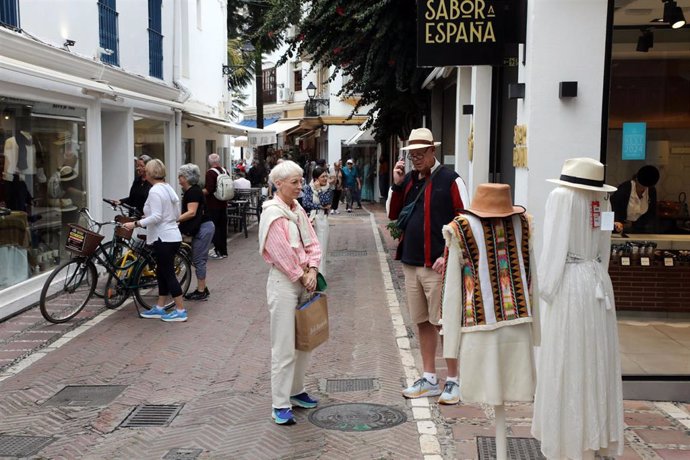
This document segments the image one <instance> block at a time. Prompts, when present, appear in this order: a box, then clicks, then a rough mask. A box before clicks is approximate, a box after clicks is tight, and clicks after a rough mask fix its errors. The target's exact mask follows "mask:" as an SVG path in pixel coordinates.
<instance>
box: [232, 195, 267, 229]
mask: <svg viewBox="0 0 690 460" xmlns="http://www.w3.org/2000/svg"><path fill="white" fill-rule="evenodd" d="M235 199H236V200H247V201H248V202H249V204H248V205H247V213H248V214H251V215H256V221H257V223H258V222H259V221H260V220H261V205H262V204H263V196H262V195H261V188H259V187H254V188H250V189H235Z"/></svg>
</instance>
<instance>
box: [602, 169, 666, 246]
mask: <svg viewBox="0 0 690 460" xmlns="http://www.w3.org/2000/svg"><path fill="white" fill-rule="evenodd" d="M657 182H659V170H658V169H656V168H655V167H654V166H651V165H647V166H643V167H641V168H640V169H639V171H637V173H636V174H635V175H634V176H633V177H632V179H631V180H629V181H626V182H623V183H622V184H620V185H619V186H618V190H616V191H615V192H614V193H613V195H612V196H611V206H612V207H613V211H614V212H615V214H616V216H615V221H616V223H615V231H616V232H619V233H620V232H622V231H623V227H628V226H630V228H631V230H633V231H643V232H644V231H647V232H649V231H653V230H654V227H655V225H654V224H655V220H656V187H655V185H656V184H657Z"/></svg>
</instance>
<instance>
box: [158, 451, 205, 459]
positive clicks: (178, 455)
mask: <svg viewBox="0 0 690 460" xmlns="http://www.w3.org/2000/svg"><path fill="white" fill-rule="evenodd" d="M203 451H204V450H203V449H170V451H168V453H167V454H165V455H164V456H163V460H193V459H195V458H197V457H198V456H199V455H201V453H202V452H203Z"/></svg>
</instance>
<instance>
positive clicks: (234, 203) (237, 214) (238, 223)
mask: <svg viewBox="0 0 690 460" xmlns="http://www.w3.org/2000/svg"><path fill="white" fill-rule="evenodd" d="M248 207H249V200H238V199H233V200H230V201H228V228H229V227H230V224H232V230H233V232H237V231H240V232H241V231H242V230H244V237H245V238H248V237H249V232H248V230H247V208H248Z"/></svg>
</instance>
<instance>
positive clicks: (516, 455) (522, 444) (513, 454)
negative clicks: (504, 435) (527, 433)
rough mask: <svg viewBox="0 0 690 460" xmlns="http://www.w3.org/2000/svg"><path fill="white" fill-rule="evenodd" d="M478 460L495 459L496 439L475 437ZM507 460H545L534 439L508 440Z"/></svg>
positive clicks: (539, 446) (537, 442)
mask: <svg viewBox="0 0 690 460" xmlns="http://www.w3.org/2000/svg"><path fill="white" fill-rule="evenodd" d="M477 452H478V453H479V460H494V459H495V458H496V438H495V437H493V436H477ZM508 458H509V459H511V460H546V457H544V456H543V455H542V453H541V445H540V444H539V441H537V440H536V439H534V438H508Z"/></svg>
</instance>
